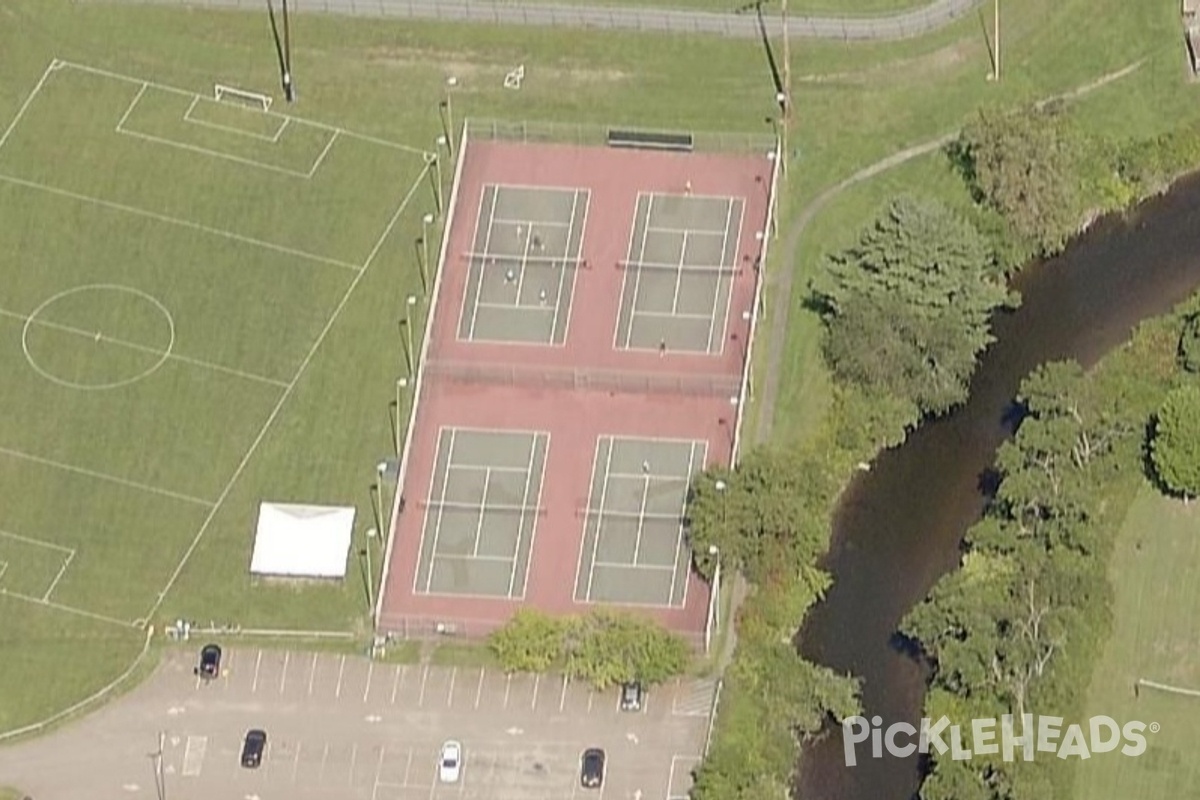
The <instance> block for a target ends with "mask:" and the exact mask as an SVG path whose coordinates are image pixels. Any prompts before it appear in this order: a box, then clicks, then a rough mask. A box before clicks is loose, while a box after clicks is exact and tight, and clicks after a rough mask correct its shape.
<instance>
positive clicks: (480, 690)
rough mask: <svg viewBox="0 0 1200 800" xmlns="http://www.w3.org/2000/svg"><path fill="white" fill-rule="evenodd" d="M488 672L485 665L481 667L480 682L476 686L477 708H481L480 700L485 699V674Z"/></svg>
mask: <svg viewBox="0 0 1200 800" xmlns="http://www.w3.org/2000/svg"><path fill="white" fill-rule="evenodd" d="M486 672H487V669H486V668H485V667H480V668H479V684H478V685H477V686H476V687H475V708H479V701H480V700H482V699H483V676H484V674H485V673H486Z"/></svg>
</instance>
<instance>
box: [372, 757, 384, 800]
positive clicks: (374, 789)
mask: <svg viewBox="0 0 1200 800" xmlns="http://www.w3.org/2000/svg"><path fill="white" fill-rule="evenodd" d="M386 755H387V747H386V746H385V745H380V747H379V761H378V762H376V764H375V782H374V783H373V784H371V800H375V798H376V796H378V794H379V776H380V775H382V774H383V759H384V757H385V756H386Z"/></svg>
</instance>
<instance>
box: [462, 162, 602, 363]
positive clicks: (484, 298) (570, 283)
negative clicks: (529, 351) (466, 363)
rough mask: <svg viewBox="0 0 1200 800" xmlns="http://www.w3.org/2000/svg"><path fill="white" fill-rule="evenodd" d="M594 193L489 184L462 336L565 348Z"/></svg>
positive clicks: (485, 189)
mask: <svg viewBox="0 0 1200 800" xmlns="http://www.w3.org/2000/svg"><path fill="white" fill-rule="evenodd" d="M590 196H591V195H590V193H589V191H588V190H587V189H558V188H543V187H523V186H507V185H497V184H486V185H485V186H484V187H483V193H482V198H481V199H480V203H479V218H478V220H477V222H476V225H475V238H474V242H473V244H472V249H471V252H469V253H466V254H465V258H466V259H467V262H468V264H469V267H468V275H467V290H466V292H465V293H464V295H463V306H462V313H461V315H460V317H459V323H458V338H459V339H460V340H467V341H486V342H504V343H522V344H550V345H562V344H563V343H564V342H565V341H566V337H567V324H568V321H569V318H570V315H571V298H572V296H573V294H574V290H575V273H576V270H577V269H578V267H579V253H580V248H581V246H582V243H583V232H584V227H585V224H586V219H587V209H588V201H589V199H590Z"/></svg>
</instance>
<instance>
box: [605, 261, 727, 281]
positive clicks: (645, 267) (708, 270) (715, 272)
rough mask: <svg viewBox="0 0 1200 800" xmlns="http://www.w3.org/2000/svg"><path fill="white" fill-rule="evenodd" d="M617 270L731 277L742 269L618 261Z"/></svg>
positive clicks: (675, 263) (658, 262)
mask: <svg viewBox="0 0 1200 800" xmlns="http://www.w3.org/2000/svg"><path fill="white" fill-rule="evenodd" d="M617 269H619V270H622V271H627V270H633V271H634V272H679V273H682V274H684V275H712V276H713V277H730V276H734V275H738V274H740V273H741V271H742V268H741V267H732V266H713V265H705V264H688V263H687V262H682V263H681V262H674V263H671V262H663V261H618V262H617Z"/></svg>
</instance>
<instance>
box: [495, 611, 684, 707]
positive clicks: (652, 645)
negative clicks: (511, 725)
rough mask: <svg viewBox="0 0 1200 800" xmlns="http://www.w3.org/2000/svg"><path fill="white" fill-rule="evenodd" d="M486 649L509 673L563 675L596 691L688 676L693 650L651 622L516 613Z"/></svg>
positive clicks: (611, 615)
mask: <svg viewBox="0 0 1200 800" xmlns="http://www.w3.org/2000/svg"><path fill="white" fill-rule="evenodd" d="M488 645H489V646H490V647H491V650H492V652H493V653H494V654H495V655H496V659H497V660H498V661H499V662H500V666H501V667H502V668H503V669H504V670H505V671H506V672H547V671H549V670H552V669H559V670H562V671H563V672H564V673H565V674H567V675H570V676H571V677H572V678H575V679H578V680H581V681H587V682H589V683H591V684H592V685H593V686H595V687H596V688H597V689H606V688H608V687H609V686H612V685H614V684H619V683H624V682H627V681H640V682H642V683H644V684H646V685H654V684H658V683H662V682H664V681H666V680H668V679H670V678H673V677H675V676H677V675H681V674H683V673H684V672H686V671H687V668H688V665H689V663H690V660H691V648H689V646H688V644H687V642H685V641H684V640H683V639H682V638H680V637H679V636H677V635H675V634H673V633H671V632H670V631H668V630H666V629H665V628H663V627H662V626H661V625H659V624H658V623H656V622H655V621H654V620H652V619H650V618H649V617H645V616H641V615H638V614H631V613H626V612H618V611H608V610H601V611H594V612H592V613H590V614H587V615H585V616H577V617H552V616H549V615H547V614H543V613H542V612H540V611H537V610H534V609H522V610H521V611H518V612H517V613H516V614H515V615H514V616H513V618H512V619H511V620H509V622H508V624H506V625H505V626H504V627H503V628H501V629H500V630H498V631H496V632H495V633H494V634H492V636H491V637H490V639H489V640H488Z"/></svg>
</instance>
